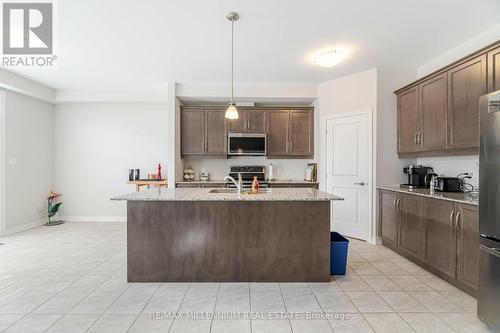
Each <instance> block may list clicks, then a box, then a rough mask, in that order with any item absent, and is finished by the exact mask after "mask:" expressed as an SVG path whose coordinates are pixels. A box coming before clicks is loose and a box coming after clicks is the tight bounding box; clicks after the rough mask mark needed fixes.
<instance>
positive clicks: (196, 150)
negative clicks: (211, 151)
mask: <svg viewBox="0 0 500 333" xmlns="http://www.w3.org/2000/svg"><path fill="white" fill-rule="evenodd" d="M204 153H205V110H203V109H190V110H183V111H181V154H182V155H203V154H204Z"/></svg>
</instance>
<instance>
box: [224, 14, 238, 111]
mask: <svg viewBox="0 0 500 333" xmlns="http://www.w3.org/2000/svg"><path fill="white" fill-rule="evenodd" d="M239 18H240V17H239V16H238V13H236V12H230V13H229V14H227V19H228V20H229V21H231V103H229V107H228V108H227V110H226V115H225V117H226V118H227V119H238V118H239V115H238V110H237V109H236V106H235V105H234V102H233V99H234V22H235V21H237V20H238V19H239Z"/></svg>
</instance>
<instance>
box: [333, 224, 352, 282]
mask: <svg viewBox="0 0 500 333" xmlns="http://www.w3.org/2000/svg"><path fill="white" fill-rule="evenodd" d="M348 246H349V240H348V239H347V238H345V237H344V236H342V235H341V234H339V233H338V232H330V275H345V269H346V265H347V248H348Z"/></svg>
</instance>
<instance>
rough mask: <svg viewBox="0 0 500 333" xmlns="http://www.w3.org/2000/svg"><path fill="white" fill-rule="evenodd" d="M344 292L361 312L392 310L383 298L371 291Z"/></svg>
mask: <svg viewBox="0 0 500 333" xmlns="http://www.w3.org/2000/svg"><path fill="white" fill-rule="evenodd" d="M346 294H347V296H348V297H349V299H350V300H351V301H352V302H353V303H354V305H355V306H356V308H358V310H359V311H360V312H362V313H372V312H393V310H392V309H391V308H390V307H389V306H388V305H387V304H386V303H385V302H384V300H383V299H382V298H381V297H380V296H378V295H377V294H376V293H375V292H373V291H348V292H346Z"/></svg>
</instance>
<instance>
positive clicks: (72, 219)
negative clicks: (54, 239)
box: [61, 216, 127, 222]
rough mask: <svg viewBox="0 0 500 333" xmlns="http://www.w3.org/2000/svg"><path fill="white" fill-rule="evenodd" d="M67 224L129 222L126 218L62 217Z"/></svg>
mask: <svg viewBox="0 0 500 333" xmlns="http://www.w3.org/2000/svg"><path fill="white" fill-rule="evenodd" d="M61 220H63V221H65V222H127V217H126V216H61Z"/></svg>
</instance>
